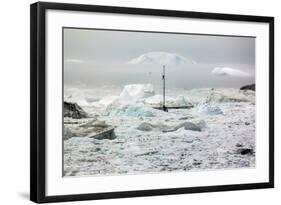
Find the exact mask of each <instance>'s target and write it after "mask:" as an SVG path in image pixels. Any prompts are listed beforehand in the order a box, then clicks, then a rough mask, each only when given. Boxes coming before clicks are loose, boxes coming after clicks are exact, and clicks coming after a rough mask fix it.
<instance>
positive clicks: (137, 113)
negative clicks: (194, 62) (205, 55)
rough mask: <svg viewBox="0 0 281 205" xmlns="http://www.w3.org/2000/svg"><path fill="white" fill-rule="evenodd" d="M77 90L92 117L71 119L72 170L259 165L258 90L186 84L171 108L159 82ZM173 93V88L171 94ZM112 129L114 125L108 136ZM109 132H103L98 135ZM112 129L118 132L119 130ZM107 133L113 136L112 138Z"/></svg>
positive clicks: (67, 154)
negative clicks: (158, 89) (90, 91)
mask: <svg viewBox="0 0 281 205" xmlns="http://www.w3.org/2000/svg"><path fill="white" fill-rule="evenodd" d="M104 93H106V95H105V96H103V97H101V98H99V99H98V100H96V101H94V102H88V101H87V99H88V98H91V99H95V98H96V97H97V96H95V95H94V94H92V95H91V96H87V99H86V98H85V96H83V95H80V96H79V97H78V95H76V96H75V97H76V99H77V104H78V105H79V101H80V102H85V101H87V103H85V104H86V105H85V104H81V105H79V106H81V108H82V109H83V110H84V111H85V112H87V117H86V118H81V119H75V118H71V117H65V118H64V131H65V136H64V153H63V154H64V175H65V176H90V175H94V176H97V175H119V174H126V173H129V174H144V173H154V172H172V171H189V170H192V171H196V170H197V171H207V170H212V169H238V168H240V169H242V168H243V169H246V168H251V167H254V166H255V91H253V90H240V89H236V88H215V89H214V88H203V89H193V90H184V89H182V90H181V89H178V90H177V95H167V98H166V99H167V102H166V103H167V105H179V106H182V105H193V107H192V108H190V109H171V110H169V111H168V112H164V111H162V110H158V109H154V108H153V107H155V106H159V105H161V104H162V103H163V102H162V98H163V97H162V95H161V94H160V93H157V92H156V91H155V90H154V88H153V86H152V85H151V84H133V85H125V86H124V87H123V89H122V90H120V92H119V94H116V93H115V92H113V91H112V94H110V91H109V90H108V89H106V90H104ZM167 93H171V92H169V91H168V92H167ZM107 130H111V131H112V132H114V133H112V132H110V133H109V134H108V132H107ZM102 132H105V133H107V134H108V135H106V136H107V137H103V135H99V137H98V138H95V137H94V136H96V135H95V134H97V133H102ZM111 134H112V135H111ZM104 136H105V135H104Z"/></svg>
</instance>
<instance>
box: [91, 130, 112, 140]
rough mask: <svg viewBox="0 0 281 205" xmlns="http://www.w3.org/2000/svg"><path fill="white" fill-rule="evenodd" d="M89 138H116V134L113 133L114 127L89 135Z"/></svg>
mask: <svg viewBox="0 0 281 205" xmlns="http://www.w3.org/2000/svg"><path fill="white" fill-rule="evenodd" d="M91 138H94V139H97V140H104V139H109V140H114V139H115V138H116V135H115V133H114V128H110V129H106V130H104V131H102V132H100V133H98V134H95V135H93V136H91Z"/></svg>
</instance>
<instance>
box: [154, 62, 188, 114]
mask: <svg viewBox="0 0 281 205" xmlns="http://www.w3.org/2000/svg"><path fill="white" fill-rule="evenodd" d="M162 82H163V89H162V91H163V102H162V106H160V107H153V108H154V109H158V110H163V111H165V112H168V110H170V109H190V108H192V107H193V105H187V106H169V107H168V106H166V70H165V65H163V74H162Z"/></svg>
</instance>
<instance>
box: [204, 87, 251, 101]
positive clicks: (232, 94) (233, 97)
mask: <svg viewBox="0 0 281 205" xmlns="http://www.w3.org/2000/svg"><path fill="white" fill-rule="evenodd" d="M254 101H255V94H254V92H251V93H250V92H243V91H240V90H239V89H216V90H213V91H211V93H210V94H209V95H208V96H207V98H206V102H207V103H211V102H219V103H222V102H254Z"/></svg>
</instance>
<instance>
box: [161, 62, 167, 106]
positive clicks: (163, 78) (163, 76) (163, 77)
mask: <svg viewBox="0 0 281 205" xmlns="http://www.w3.org/2000/svg"><path fill="white" fill-rule="evenodd" d="M162 80H163V111H168V110H167V109H166V106H165V92H166V91H165V89H166V88H165V65H163V75H162Z"/></svg>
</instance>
